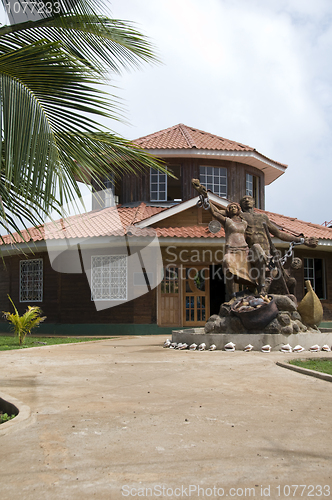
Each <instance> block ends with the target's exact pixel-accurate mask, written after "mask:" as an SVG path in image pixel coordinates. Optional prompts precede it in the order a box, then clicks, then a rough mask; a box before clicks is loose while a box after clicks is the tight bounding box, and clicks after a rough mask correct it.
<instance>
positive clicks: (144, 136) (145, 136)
mask: <svg viewBox="0 0 332 500" xmlns="http://www.w3.org/2000/svg"><path fill="white" fill-rule="evenodd" d="M179 125H181V123H178V124H177V125H173V126H172V127H167V128H163V129H161V130H158V131H157V132H152V134H147V135H143V136H142V137H137V138H136V139H134V140H133V141H132V142H135V141H140V140H141V139H147V138H153V137H158V136H159V135H161V134H164V133H165V132H170V131H171V130H174V129H175V128H176V127H178V126H179Z"/></svg>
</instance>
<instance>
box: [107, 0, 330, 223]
mask: <svg viewBox="0 0 332 500" xmlns="http://www.w3.org/2000/svg"><path fill="white" fill-rule="evenodd" d="M111 10H112V14H113V17H114V18H120V19H127V20H130V21H134V22H135V23H137V25H138V27H139V28H140V29H141V30H142V31H143V32H144V33H145V34H146V35H148V36H149V37H150V38H151V40H152V41H153V43H154V44H155V46H156V48H157V50H158V53H159V56H160V58H161V60H162V63H163V64H162V65H159V66H148V65H145V66H144V67H143V68H142V69H141V70H140V71H133V72H131V73H128V74H124V75H123V76H122V77H121V78H117V79H116V81H115V82H114V83H115V84H116V85H117V86H118V87H119V88H118V89H117V94H118V95H119V96H120V97H121V98H122V99H123V103H124V104H125V106H126V117H127V119H128V121H129V122H130V123H131V126H126V125H123V124H116V125H112V126H113V128H114V129H115V130H116V131H117V132H119V133H121V134H122V135H123V136H125V137H127V138H129V139H134V138H137V137H141V136H143V135H146V134H149V133H152V132H156V131H158V130H161V129H163V128H167V127H170V126H172V125H175V124H177V123H184V124H186V125H189V126H192V127H197V128H199V129H201V130H205V131H207V132H211V133H214V134H217V135H220V136H222V137H226V138H228V139H232V140H235V141H239V142H242V143H244V144H248V145H250V146H252V147H254V148H256V149H257V150H258V151H259V152H260V153H262V154H264V155H266V156H268V157H270V158H272V159H273V160H276V161H279V162H281V163H286V164H287V165H288V169H287V171H286V173H285V174H284V175H283V176H281V177H280V178H279V179H278V180H277V181H275V182H274V183H272V184H271V185H270V186H268V187H267V188H266V209H267V210H271V211H274V212H278V213H283V214H285V215H289V216H294V217H297V218H300V219H302V220H306V221H310V222H315V223H319V224H321V223H323V222H324V221H325V220H327V221H329V220H331V219H332V208H331V207H330V200H331V198H332V171H331V163H332V141H331V139H332V115H331V105H332V67H331V60H332V58H331V53H332V2H331V0H315V2H313V1H312V0H268V1H263V0H204V2H202V1H201V0H158V1H156V0H113V1H112V2H111Z"/></svg>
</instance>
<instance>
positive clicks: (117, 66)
mask: <svg viewBox="0 0 332 500" xmlns="http://www.w3.org/2000/svg"><path fill="white" fill-rule="evenodd" d="M41 39H45V40H48V41H51V42H52V41H53V42H56V41H59V40H61V41H62V43H63V46H64V48H65V49H66V50H67V51H68V52H69V53H70V54H71V55H74V56H75V57H77V58H79V59H80V60H81V61H84V62H85V63H86V64H87V65H88V66H91V67H94V68H95V69H98V71H99V72H101V73H105V71H106V72H107V71H112V72H116V73H121V72H122V71H123V70H124V69H128V67H132V68H137V67H139V66H140V65H141V63H142V62H150V63H152V62H154V63H155V62H159V59H158V57H157V56H156V55H155V53H154V52H155V49H154V47H153V45H152V43H151V42H150V41H149V39H148V38H147V37H145V36H144V35H143V34H142V33H141V32H139V31H138V30H137V29H136V28H135V27H134V25H133V24H132V23H130V22H128V21H127V22H124V21H121V20H117V19H108V18H106V17H103V16H98V15H95V16H82V15H76V16H72V15H66V16H62V17H53V18H47V19H41V20H39V21H28V22H25V23H20V24H15V25H13V26H4V27H2V28H0V53H5V52H8V51H11V50H15V49H18V48H21V47H24V46H26V45H29V44H32V43H35V42H37V41H39V40H41ZM105 65H106V66H105Z"/></svg>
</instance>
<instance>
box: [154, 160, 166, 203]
mask: <svg viewBox="0 0 332 500" xmlns="http://www.w3.org/2000/svg"><path fill="white" fill-rule="evenodd" d="M150 200H151V201H167V175H166V173H164V172H160V170H156V169H155V168H151V170H150Z"/></svg>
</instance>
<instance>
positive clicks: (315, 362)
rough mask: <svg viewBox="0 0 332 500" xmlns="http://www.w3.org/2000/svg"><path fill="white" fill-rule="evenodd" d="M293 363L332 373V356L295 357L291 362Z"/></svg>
mask: <svg viewBox="0 0 332 500" xmlns="http://www.w3.org/2000/svg"><path fill="white" fill-rule="evenodd" d="M289 363H290V364H291V365H296V366H300V367H301V368H308V369H309V370H315V371H316V372H323V373H328V374H329V375H332V358H331V359H327V358H325V359H318V358H317V359H305V360H304V359H293V360H292V361H290V362H289Z"/></svg>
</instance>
